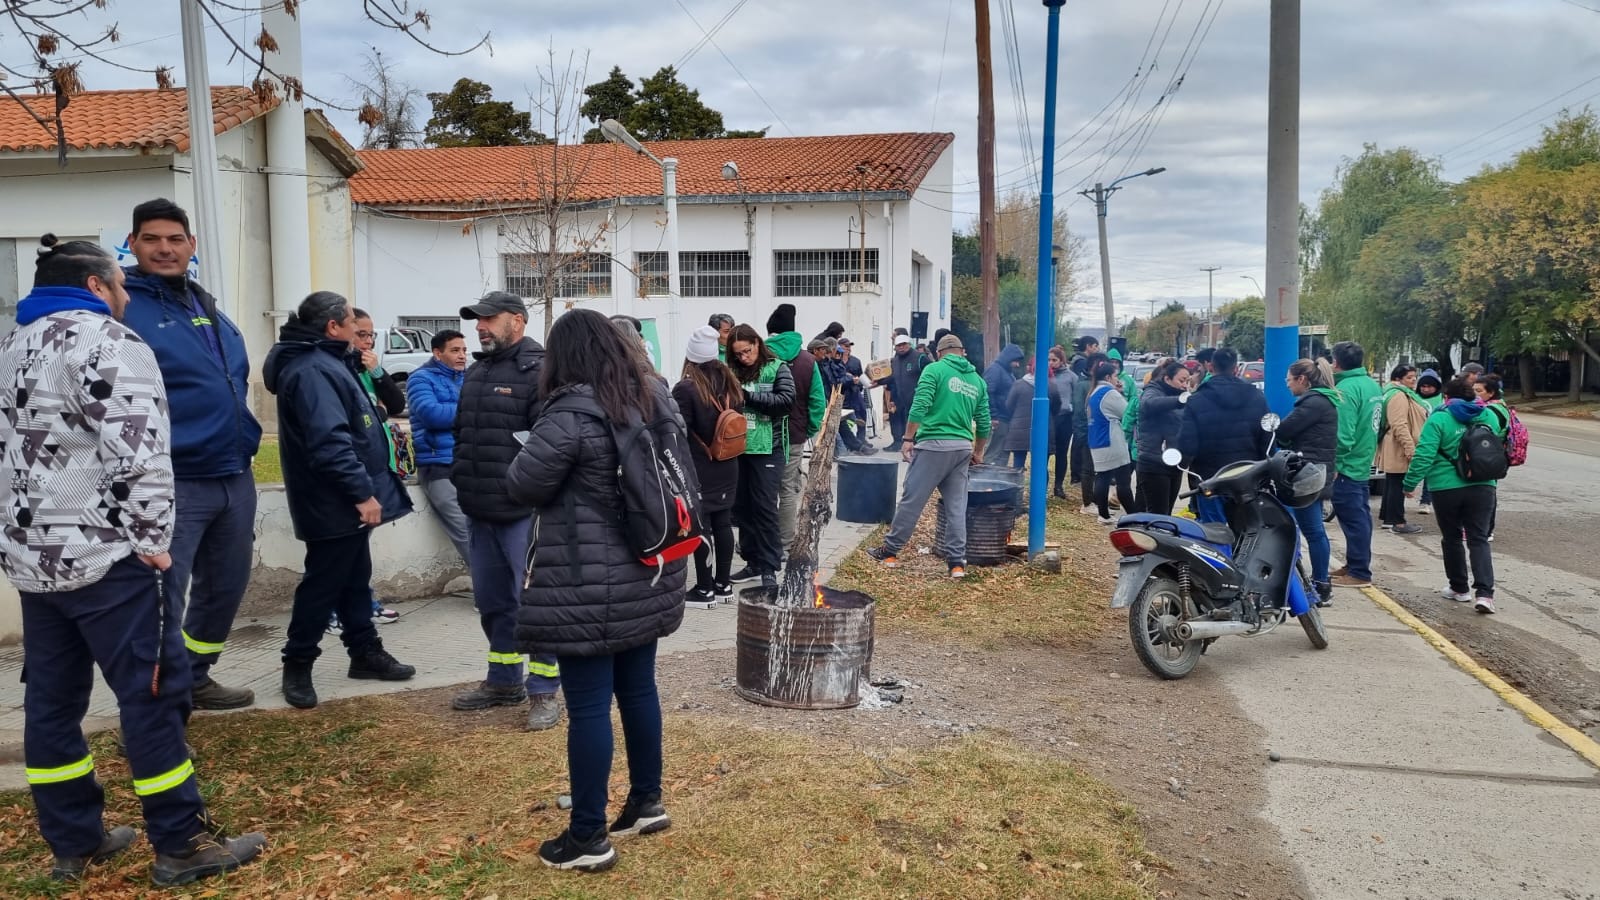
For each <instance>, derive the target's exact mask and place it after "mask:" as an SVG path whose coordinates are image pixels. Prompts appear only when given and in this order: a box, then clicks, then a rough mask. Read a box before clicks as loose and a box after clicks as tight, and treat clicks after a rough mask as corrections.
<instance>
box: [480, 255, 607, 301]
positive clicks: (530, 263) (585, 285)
mask: <svg viewBox="0 0 1600 900" xmlns="http://www.w3.org/2000/svg"><path fill="white" fill-rule="evenodd" d="M500 259H501V261H502V262H503V263H504V265H505V284H506V292H507V293H512V294H516V295H517V296H518V297H522V298H525V299H530V300H531V299H536V298H540V297H543V296H544V278H545V275H544V272H542V271H540V264H541V263H542V262H543V261H544V259H545V257H544V255H543V254H540V253H507V254H505V255H504V256H501V257H500ZM554 262H555V263H557V264H558V265H559V266H560V270H559V271H558V272H557V273H556V287H555V293H554V294H552V296H555V297H559V298H561V299H564V300H585V299H590V298H593V297H609V296H611V257H610V256H609V255H608V254H605V253H565V254H557V255H556V257H555V259H554Z"/></svg>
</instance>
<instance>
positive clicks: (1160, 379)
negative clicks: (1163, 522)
mask: <svg viewBox="0 0 1600 900" xmlns="http://www.w3.org/2000/svg"><path fill="white" fill-rule="evenodd" d="M1188 389H1189V370H1188V369H1186V368H1184V367H1183V363H1180V362H1178V361H1177V360H1173V359H1168V360H1165V361H1164V362H1163V363H1162V364H1161V365H1159V366H1157V367H1156V369H1155V371H1153V372H1151V373H1150V383H1149V384H1148V385H1146V386H1145V389H1144V393H1143V394H1142V395H1141V396H1140V398H1139V424H1138V426H1137V427H1136V428H1135V429H1134V440H1135V442H1136V443H1137V444H1138V449H1139V452H1138V455H1137V460H1136V462H1135V465H1134V471H1135V472H1137V473H1138V474H1139V492H1138V496H1137V497H1136V498H1135V500H1134V505H1135V506H1136V507H1137V508H1138V509H1139V510H1140V511H1141V512H1148V513H1156V514H1158V515H1163V516H1170V515H1172V506H1173V504H1174V503H1176V502H1177V501H1178V493H1179V491H1180V490H1181V488H1182V479H1183V474H1182V473H1181V472H1179V471H1178V469H1176V468H1174V467H1173V466H1169V465H1167V464H1166V463H1165V462H1162V460H1161V454H1162V453H1163V452H1164V451H1165V450H1166V448H1167V447H1168V445H1172V444H1175V443H1176V441H1177V438H1178V427H1179V426H1180V425H1182V424H1183V399H1182V398H1183V392H1184V391H1187V390H1188Z"/></svg>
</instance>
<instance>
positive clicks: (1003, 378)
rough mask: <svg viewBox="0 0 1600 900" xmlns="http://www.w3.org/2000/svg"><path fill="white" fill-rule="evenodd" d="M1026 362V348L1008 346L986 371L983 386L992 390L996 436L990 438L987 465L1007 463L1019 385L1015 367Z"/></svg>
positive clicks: (990, 399) (1013, 345)
mask: <svg viewBox="0 0 1600 900" xmlns="http://www.w3.org/2000/svg"><path fill="white" fill-rule="evenodd" d="M1021 361H1022V348H1021V347H1018V346H1017V345H1016V344H1007V345H1005V348H1004V349H1002V350H1001V351H1000V355H999V356H997V357H995V361H994V362H992V363H990V364H989V367H988V368H986V369H984V370H983V383H984V384H986V385H988V386H989V418H990V422H991V424H992V425H993V426H994V434H992V435H991V436H990V438H989V449H988V452H986V453H985V454H984V458H983V461H984V462H986V463H990V464H991V465H998V464H1001V463H1003V462H1004V461H1005V455H1006V450H1005V446H1006V432H1008V431H1009V430H1010V429H1011V415H1012V413H1013V412H1014V410H1012V409H1011V388H1012V386H1013V385H1015V384H1016V383H1017V376H1016V373H1015V372H1013V371H1012V368H1011V367H1012V366H1015V365H1016V364H1017V363H1019V362H1021Z"/></svg>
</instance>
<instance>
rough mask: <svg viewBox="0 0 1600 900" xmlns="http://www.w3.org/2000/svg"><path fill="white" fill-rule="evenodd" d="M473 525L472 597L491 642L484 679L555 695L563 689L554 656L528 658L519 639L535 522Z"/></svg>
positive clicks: (471, 537) (471, 541)
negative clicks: (530, 537) (520, 610)
mask: <svg viewBox="0 0 1600 900" xmlns="http://www.w3.org/2000/svg"><path fill="white" fill-rule="evenodd" d="M468 523H469V524H468V530H469V534H470V542H469V546H468V548H467V549H468V551H469V553H470V554H471V559H470V560H469V563H470V566H469V568H470V569H471V574H472V598H473V599H474V600H476V601H477V603H478V621H479V624H481V625H482V626H483V636H484V637H486V638H488V639H489V672H488V675H487V676H486V678H485V679H484V680H486V681H488V682H489V683H490V684H496V685H511V684H517V683H519V682H520V683H522V684H523V686H524V687H526V688H527V691H528V693H529V694H554V693H555V692H556V688H559V687H560V686H561V678H560V675H559V672H558V669H557V666H556V660H555V657H554V656H550V655H548V654H542V653H535V654H532V655H531V656H529V657H528V658H527V659H524V658H523V654H522V651H521V650H519V649H518V644H517V636H516V631H517V608H518V607H519V606H521V605H522V578H523V572H524V568H525V567H526V565H527V557H528V532H529V530H530V529H531V528H532V526H533V519H532V518H531V517H529V518H526V519H518V520H517V521H515V522H503V523H502V522H480V521H478V520H477V519H468Z"/></svg>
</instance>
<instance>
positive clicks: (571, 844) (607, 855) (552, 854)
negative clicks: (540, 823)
mask: <svg viewBox="0 0 1600 900" xmlns="http://www.w3.org/2000/svg"><path fill="white" fill-rule="evenodd" d="M539 861H540V862H542V863H544V864H545V865H547V866H549V867H551V868H552V869H576V870H578V871H579V872H604V871H605V870H607V869H609V868H611V867H612V866H614V865H616V864H617V848H615V847H613V846H611V842H610V841H609V840H606V833H605V832H604V831H602V832H600V833H599V834H596V835H595V836H594V837H593V838H590V839H589V840H587V841H579V840H577V839H576V838H574V837H573V836H572V831H571V829H568V830H566V831H563V832H561V834H560V835H558V836H556V837H553V838H551V839H550V840H548V841H545V842H544V843H543V844H540V845H539Z"/></svg>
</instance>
